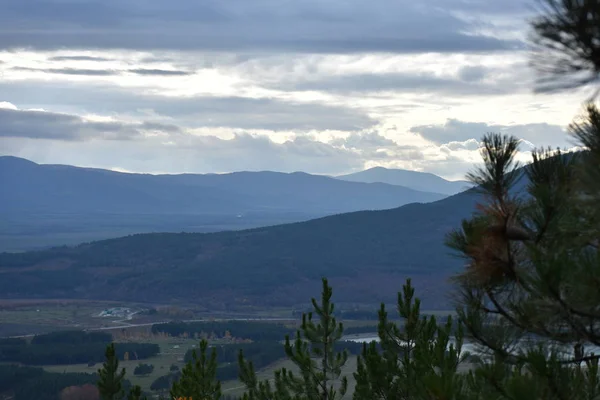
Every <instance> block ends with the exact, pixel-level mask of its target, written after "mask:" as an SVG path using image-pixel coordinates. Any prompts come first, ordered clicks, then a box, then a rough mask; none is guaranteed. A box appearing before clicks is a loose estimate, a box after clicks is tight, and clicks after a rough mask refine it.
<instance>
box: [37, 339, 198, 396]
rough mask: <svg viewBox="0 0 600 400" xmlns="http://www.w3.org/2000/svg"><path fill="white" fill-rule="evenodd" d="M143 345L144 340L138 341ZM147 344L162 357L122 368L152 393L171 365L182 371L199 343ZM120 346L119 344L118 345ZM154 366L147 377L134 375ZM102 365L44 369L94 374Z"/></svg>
mask: <svg viewBox="0 0 600 400" xmlns="http://www.w3.org/2000/svg"><path fill="white" fill-rule="evenodd" d="M136 342H138V343H141V342H144V340H136ZM146 342H150V343H157V344H158V345H159V346H160V355H158V356H157V357H152V358H148V359H145V360H129V361H121V362H120V365H121V367H124V368H125V369H126V371H127V379H129V380H130V381H131V382H132V383H133V384H137V385H140V386H141V387H142V389H144V390H146V391H150V385H151V384H152V382H154V380H155V379H156V378H158V377H160V376H163V375H167V374H168V373H169V368H170V367H171V365H173V364H175V365H177V366H178V367H179V368H180V369H181V368H183V366H184V365H185V364H184V363H183V357H184V355H185V353H186V351H188V350H189V349H192V348H194V346H195V347H197V345H198V341H197V340H194V339H179V338H168V339H162V340H161V339H152V340H148V341H146ZM117 345H118V344H117ZM140 363H144V364H152V365H154V371H152V373H151V374H149V375H146V376H138V375H133V370H134V369H135V367H136V366H137V365H138V364H140ZM101 367H102V364H101V363H99V364H96V365H94V366H93V367H88V366H87V364H73V365H49V366H44V367H43V368H44V369H45V370H47V371H52V372H85V373H94V372H96V371H97V370H98V368H101Z"/></svg>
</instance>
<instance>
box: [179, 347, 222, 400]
mask: <svg viewBox="0 0 600 400" xmlns="http://www.w3.org/2000/svg"><path fill="white" fill-rule="evenodd" d="M207 353H208V342H207V341H206V340H202V341H201V342H200V357H198V355H197V353H196V350H194V351H193V352H192V358H193V359H192V360H191V361H189V362H188V363H187V364H186V366H185V367H184V368H183V369H182V370H181V377H180V378H179V380H178V381H176V382H174V383H173V386H172V387H171V396H172V397H173V398H177V397H186V398H198V399H214V400H218V399H220V398H221V382H219V381H218V380H217V352H216V350H215V349H214V348H213V349H212V351H211V354H210V358H209V357H208V355H207Z"/></svg>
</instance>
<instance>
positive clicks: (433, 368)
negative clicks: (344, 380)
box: [353, 279, 467, 400]
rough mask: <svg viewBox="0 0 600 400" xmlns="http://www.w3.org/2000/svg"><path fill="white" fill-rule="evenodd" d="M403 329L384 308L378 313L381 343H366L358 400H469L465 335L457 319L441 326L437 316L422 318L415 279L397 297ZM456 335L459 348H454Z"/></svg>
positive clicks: (359, 360) (356, 376)
mask: <svg viewBox="0 0 600 400" xmlns="http://www.w3.org/2000/svg"><path fill="white" fill-rule="evenodd" d="M398 313H399V314H400V317H401V318H402V320H403V323H404V324H403V325H402V326H401V327H399V326H398V325H396V324H395V323H393V322H390V321H389V320H388V313H387V311H386V310H385V305H383V304H382V305H381V309H380V310H379V325H378V334H379V340H380V344H379V346H380V347H381V349H379V348H378V347H379V346H378V345H377V344H376V343H375V342H371V343H370V344H369V345H367V344H365V345H364V348H363V353H362V356H360V357H359V359H358V368H357V372H356V373H355V374H354V377H355V378H356V389H355V392H354V397H353V398H354V399H355V400H377V399H396V400H420V399H423V400H425V399H447V400H451V399H457V400H458V399H461V400H462V399H466V393H467V387H466V384H465V382H466V379H465V377H464V376H463V375H462V374H460V372H459V366H460V364H461V362H463V361H464V359H465V357H466V354H462V330H461V328H460V326H458V328H457V329H454V328H455V327H454V324H453V321H452V318H450V317H449V318H448V319H447V321H446V324H445V325H438V322H437V320H436V318H435V317H433V316H430V317H423V316H421V314H420V301H419V299H414V289H413V287H412V286H411V281H410V279H409V280H407V282H406V285H404V287H403V292H402V293H398ZM453 331H454V335H455V343H450V338H451V335H452V333H453Z"/></svg>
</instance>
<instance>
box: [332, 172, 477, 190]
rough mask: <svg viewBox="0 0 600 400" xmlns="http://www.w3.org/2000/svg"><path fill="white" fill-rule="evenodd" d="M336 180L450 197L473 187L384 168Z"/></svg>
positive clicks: (340, 177)
mask: <svg viewBox="0 0 600 400" xmlns="http://www.w3.org/2000/svg"><path fill="white" fill-rule="evenodd" d="M336 178H337V179H341V180H344V181H349V182H366V183H375V182H381V183H387V184H390V185H399V186H405V187H408V188H411V189H415V190H420V191H425V192H434V193H442V194H445V195H449V196H450V195H453V194H456V193H460V192H463V191H465V190H467V189H469V188H470V187H472V186H473V185H472V184H471V183H470V182H468V181H447V180H445V179H443V178H440V177H439V176H437V175H434V174H430V173H426V172H417V171H408V170H404V169H387V168H383V167H375V168H371V169H367V170H365V171H361V172H356V173H353V174H349V175H342V176H338V177H336Z"/></svg>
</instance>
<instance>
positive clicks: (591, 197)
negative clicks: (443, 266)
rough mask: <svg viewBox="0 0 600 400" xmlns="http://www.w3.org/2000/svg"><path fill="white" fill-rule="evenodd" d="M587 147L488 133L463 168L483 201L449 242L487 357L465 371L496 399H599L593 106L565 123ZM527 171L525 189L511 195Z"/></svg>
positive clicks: (599, 266)
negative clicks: (522, 141)
mask: <svg viewBox="0 0 600 400" xmlns="http://www.w3.org/2000/svg"><path fill="white" fill-rule="evenodd" d="M570 131H571V133H572V134H573V135H574V136H575V137H576V138H577V139H578V140H579V142H580V144H581V145H582V147H584V148H585V149H586V150H585V151H584V152H582V153H577V154H562V153H561V152H560V151H551V150H550V149H548V150H538V151H535V152H534V153H533V162H532V163H531V164H530V165H528V166H526V167H525V168H524V169H521V170H518V169H517V167H518V164H517V163H516V162H515V157H516V154H517V151H518V147H519V141H518V140H517V139H516V138H514V137H507V136H502V135H499V134H489V135H486V136H485V137H484V139H483V144H484V146H483V150H482V154H483V159H484V166H483V167H482V168H480V169H479V170H478V171H476V172H475V173H473V174H471V175H470V179H471V181H472V182H474V183H476V184H477V185H479V190H480V193H481V195H482V196H483V201H482V203H481V204H479V206H478V211H477V212H476V213H475V214H474V216H473V218H471V219H469V220H466V221H463V224H462V229H460V230H457V231H455V232H453V233H452V234H451V235H450V236H449V238H448V245H449V246H450V247H452V248H453V249H454V250H456V251H457V252H458V253H459V255H460V256H462V257H463V258H465V259H466V260H467V267H466V269H465V271H464V272H463V273H461V274H460V275H459V276H458V277H457V279H456V282H457V283H458V288H459V294H460V297H459V303H460V304H459V309H458V312H459V317H460V320H461V322H462V323H463V324H464V327H465V329H466V331H467V334H468V337H469V338H470V339H471V340H473V341H474V342H475V343H477V344H478V345H479V348H480V350H481V351H482V353H483V354H484V356H486V357H485V358H484V362H483V364H482V365H481V366H480V368H479V369H478V371H477V372H476V373H475V374H473V376H472V377H471V378H472V379H473V381H477V382H479V383H480V384H482V385H484V386H485V388H486V389H485V390H492V389H493V390H492V391H494V392H495V396H498V397H497V398H505V399H590V400H591V399H598V398H599V396H600V377H599V376H598V357H599V356H598V355H595V354H593V353H590V352H589V351H586V348H587V347H588V346H589V345H600V332H598V328H599V323H600V309H599V308H598V305H599V304H600V250H599V240H600V239H599V238H600V209H599V207H598V204H600V179H598V178H599V177H600V113H599V112H598V110H597V109H596V108H595V107H594V106H593V105H589V106H588V109H587V112H586V115H585V118H584V120H583V121H580V122H576V123H574V124H572V125H571V127H570ZM523 177H526V178H527V182H526V184H525V186H526V194H525V195H524V196H521V195H519V194H518V193H519V190H518V188H519V186H523V185H524V184H523V183H522V181H521V179H522V178H523Z"/></svg>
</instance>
